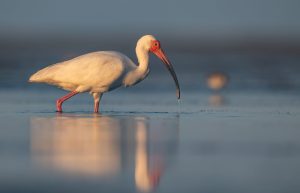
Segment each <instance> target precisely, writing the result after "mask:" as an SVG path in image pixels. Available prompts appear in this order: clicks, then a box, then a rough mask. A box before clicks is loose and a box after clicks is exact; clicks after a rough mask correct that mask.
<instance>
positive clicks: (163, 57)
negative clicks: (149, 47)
mask: <svg viewBox="0 0 300 193" xmlns="http://www.w3.org/2000/svg"><path fill="white" fill-rule="evenodd" d="M153 53H154V54H155V55H156V56H157V57H158V58H159V59H161V60H162V62H163V63H164V64H165V66H166V67H167V69H168V70H169V72H170V73H171V75H172V77H173V79H174V82H175V84H176V95H177V99H180V87H179V83H178V80H177V76H176V73H175V71H174V69H173V66H172V64H171V62H170V61H169V59H168V58H167V56H166V54H165V53H164V51H163V50H162V49H161V48H159V49H157V50H155V51H153Z"/></svg>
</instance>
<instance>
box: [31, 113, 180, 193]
mask: <svg viewBox="0 0 300 193" xmlns="http://www.w3.org/2000/svg"><path fill="white" fill-rule="evenodd" d="M178 121H179V117H177V116H176V117H167V118H155V117H150V118H149V117H146V116H100V115H94V116H82V115H77V116H74V115H57V116H56V117H33V118H31V122H30V123H31V150H32V157H33V161H34V163H35V164H37V165H38V166H41V167H42V168H45V169H50V170H54V171H60V172H63V173H65V174H70V175H80V176H82V175H83V176H89V177H102V178H113V177H117V176H118V175H120V174H121V173H122V172H126V171H128V170H127V168H129V170H130V168H134V174H135V175H134V179H132V183H135V185H136V188H137V189H138V190H139V191H141V192H150V191H151V190H153V189H154V188H155V187H156V186H157V185H158V184H159V179H160V177H161V176H162V174H163V173H164V171H165V170H166V167H168V166H169V165H170V163H172V160H173V158H174V156H175V155H176V151H177V146H178V132H179V128H178ZM124 167H125V168H124ZM126 167H127V168H126ZM128 176H131V175H130V174H128Z"/></svg>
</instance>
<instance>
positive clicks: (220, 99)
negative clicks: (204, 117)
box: [208, 94, 226, 107]
mask: <svg viewBox="0 0 300 193" xmlns="http://www.w3.org/2000/svg"><path fill="white" fill-rule="evenodd" d="M208 100H209V101H208V102H209V105H211V106H215V107H219V106H223V105H224V104H226V99H225V98H224V96H222V95H219V94H213V95H210V96H209V98H208Z"/></svg>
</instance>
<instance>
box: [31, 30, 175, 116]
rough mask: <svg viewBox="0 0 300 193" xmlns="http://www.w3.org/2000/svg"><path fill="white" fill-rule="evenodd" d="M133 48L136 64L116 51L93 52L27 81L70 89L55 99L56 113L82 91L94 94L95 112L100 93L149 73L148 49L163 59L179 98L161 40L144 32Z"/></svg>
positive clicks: (51, 67) (139, 79) (144, 76)
mask: <svg viewBox="0 0 300 193" xmlns="http://www.w3.org/2000/svg"><path fill="white" fill-rule="evenodd" d="M135 51H136V55H137V59H138V65H136V64H134V62H133V61H132V60H131V59H129V58H128V57H127V56H125V55H123V54H121V53H119V52H115V51H99V52H92V53H88V54H84V55H82V56H79V57H76V58H74V59H71V60H67V61H65V62H60V63H57V64H53V65H50V66H48V67H46V68H43V69H41V70H40V71H38V72H36V73H35V74H33V75H32V76H31V77H30V78H29V82H37V83H47V84H51V85H56V86H58V87H60V88H62V89H64V90H67V91H71V92H70V93H69V94H67V95H65V96H63V97H61V98H59V99H57V101H56V110H57V112H62V104H63V102H64V101H66V100H68V99H69V98H71V97H72V96H74V95H76V94H78V93H82V92H90V93H91V94H92V95H93V97H94V112H95V113H98V111H99V103H100V100H101V97H102V95H103V93H105V92H108V91H111V90H113V89H116V88H118V87H120V86H124V87H128V86H132V85H135V84H137V83H138V82H140V81H142V80H143V79H144V78H146V76H147V75H148V73H149V66H148V64H149V52H152V53H154V54H155V55H156V56H157V57H158V58H160V59H161V60H162V61H163V63H164V64H165V66H166V67H167V69H168V70H169V72H170V73H171V75H172V77H173V79H174V81H175V84H176V94H177V98H178V99H179V98H180V88H179V83H178V80H177V77H176V74H175V71H174V70H173V67H172V65H171V63H170V61H169V60H168V58H167V57H166V55H165V53H164V52H163V50H162V48H161V45H160V42H159V41H158V40H156V39H155V38H154V37H153V36H152V35H145V36H143V37H141V38H140V39H139V40H138V42H137V45H136V49H135Z"/></svg>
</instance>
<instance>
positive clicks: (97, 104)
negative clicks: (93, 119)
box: [94, 101, 99, 113]
mask: <svg viewBox="0 0 300 193" xmlns="http://www.w3.org/2000/svg"><path fill="white" fill-rule="evenodd" d="M98 112H99V101H98V102H95V104H94V113H98Z"/></svg>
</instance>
